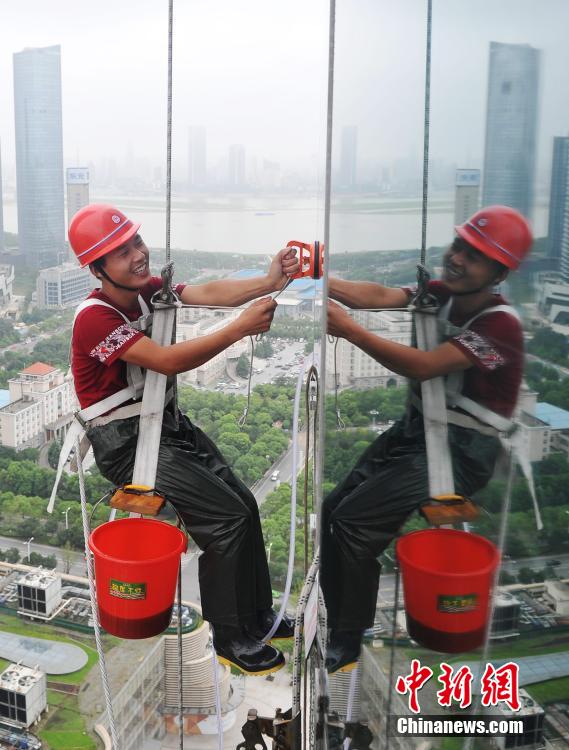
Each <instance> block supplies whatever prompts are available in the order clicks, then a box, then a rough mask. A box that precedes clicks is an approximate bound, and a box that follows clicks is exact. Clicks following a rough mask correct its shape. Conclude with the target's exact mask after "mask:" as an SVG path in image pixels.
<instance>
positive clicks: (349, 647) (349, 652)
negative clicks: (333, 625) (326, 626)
mask: <svg viewBox="0 0 569 750" xmlns="http://www.w3.org/2000/svg"><path fill="white" fill-rule="evenodd" d="M362 636H363V631H362V630H334V629H332V630H331V631H330V639H329V641H328V647H327V648H326V669H327V671H328V672H329V674H332V673H333V672H350V671H351V670H352V669H354V667H355V666H356V664H357V663H358V658H359V655H360V650H361V647H362Z"/></svg>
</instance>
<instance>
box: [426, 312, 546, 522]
mask: <svg viewBox="0 0 569 750" xmlns="http://www.w3.org/2000/svg"><path fill="white" fill-rule="evenodd" d="M451 306H452V298H451V299H450V300H448V302H447V303H446V304H445V305H443V306H442V307H441V308H440V309H438V310H437V309H434V308H432V307H431V308H428V307H427V308H423V309H419V310H418V311H417V316H416V331H417V343H418V345H419V348H420V349H422V350H424V351H429V350H432V349H434V348H435V347H436V346H438V345H439V344H440V343H441V342H442V341H444V340H448V339H449V338H450V337H452V336H456V335H457V334H460V333H462V332H463V331H466V330H468V329H469V328H470V326H471V325H472V324H473V323H474V322H475V321H476V320H478V319H479V318H481V317H483V316H485V315H489V314H491V313H496V312H503V313H506V314H507V315H512V316H513V317H515V318H516V319H517V320H520V317H519V315H518V313H517V312H516V310H515V309H514V308H513V307H512V306H511V305H507V304H501V305H494V306H492V307H488V308H485V309H484V310H481V311H480V312H478V313H477V314H476V315H474V316H473V317H472V318H470V319H469V320H468V321H467V322H466V323H465V324H464V325H463V326H460V327H459V326H454V325H453V324H451V323H450V322H449V314H450V310H451ZM463 381H464V373H463V372H456V373H451V374H450V375H447V376H446V377H442V376H441V377H437V378H431V379H430V380H426V381H424V382H422V383H421V389H420V392H421V396H420V397H419V396H418V394H417V392H416V391H415V392H413V393H412V396H411V403H412V405H413V406H414V407H415V408H416V409H417V410H418V411H419V412H421V413H422V415H423V422H424V429H425V444H426V450H427V463H428V472H429V494H430V498H431V502H430V503H426V504H425V505H424V506H423V508H422V510H423V514H424V515H425V516H426V517H427V519H428V520H429V521H430V522H431V523H435V524H445V523H449V522H456V521H458V520H473V518H475V517H476V515H477V511H476V509H475V508H474V506H473V505H472V503H471V501H470V500H468V499H467V498H463V497H461V496H460V495H457V494H456V493H455V487H454V476H453V470H452V462H451V456H450V451H449V450H448V425H449V424H454V425H457V426H459V427H465V428H467V429H473V430H476V431H477V432H479V433H482V434H484V435H491V436H494V437H497V438H498V439H499V440H500V442H501V444H502V446H503V447H504V448H505V449H506V451H508V452H510V453H511V455H512V458H513V459H514V460H515V461H516V463H517V464H518V465H519V466H520V468H521V470H522V472H523V474H524V477H525V479H526V481H527V484H528V488H529V491H530V494H531V497H532V502H533V507H534V512H535V517H536V524H537V528H538V529H541V528H543V523H542V520H541V515H540V512H539V507H538V504H537V496H536V492H535V484H534V480H533V471H532V467H531V463H530V461H529V458H528V457H527V455H526V453H525V451H523V450H522V445H521V439H520V438H521V435H520V431H519V430H518V429H517V427H518V425H517V424H516V422H515V421H514V420H512V419H508V418H507V417H504V416H503V415H501V414H497V413H496V412H494V411H492V410H491V409H489V408H488V407H486V406H483V405H482V404H480V403H478V402H476V401H474V400H473V399H471V398H468V397H467V396H465V395H464V394H463V393H462V388H463ZM441 446H445V447H446V449H443V450H441ZM445 505H446V506H447V509H448V510H450V509H451V508H452V506H455V507H457V506H460V507H458V508H457V514H456V517H454V518H453V517H452V511H451V514H450V517H449V514H448V513H446V512H445V511H444V510H443V512H440V513H439V510H440V509H441V508H444V506H445ZM461 513H463V514H464V516H465V517H464V518H463V517H462V515H461Z"/></svg>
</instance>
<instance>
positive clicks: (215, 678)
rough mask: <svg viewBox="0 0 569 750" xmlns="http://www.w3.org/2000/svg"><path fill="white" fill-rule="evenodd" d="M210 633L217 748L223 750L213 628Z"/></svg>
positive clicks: (217, 666) (217, 663) (217, 665)
mask: <svg viewBox="0 0 569 750" xmlns="http://www.w3.org/2000/svg"><path fill="white" fill-rule="evenodd" d="M210 633H211V637H212V643H211V658H212V661H213V684H214V686H215V712H216V715H217V747H218V750H223V721H222V719H221V697H220V695H219V671H218V670H219V662H218V661H217V654H216V653H215V646H214V645H213V630H212V629H211V626H210Z"/></svg>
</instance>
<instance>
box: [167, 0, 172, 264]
mask: <svg viewBox="0 0 569 750" xmlns="http://www.w3.org/2000/svg"><path fill="white" fill-rule="evenodd" d="M173 32H174V0H168V94H167V103H166V109H167V115H166V262H167V263H169V262H170V217H171V213H172V47H173V37H174V33H173Z"/></svg>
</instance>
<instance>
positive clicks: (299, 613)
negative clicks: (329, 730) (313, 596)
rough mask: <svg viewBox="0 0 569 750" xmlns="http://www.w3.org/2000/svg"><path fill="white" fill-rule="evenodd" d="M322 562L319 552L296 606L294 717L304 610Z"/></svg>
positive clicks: (298, 681) (293, 669)
mask: <svg viewBox="0 0 569 750" xmlns="http://www.w3.org/2000/svg"><path fill="white" fill-rule="evenodd" d="M319 562H320V552H319V551H317V552H316V555H315V556H314V560H313V561H312V565H311V566H310V570H309V571H308V575H307V576H306V579H305V581H304V585H303V587H302V591H301V592H300V596H299V597H298V604H297V606H296V615H295V621H294V648H293V652H292V715H293V716H296V714H297V713H298V712H299V711H300V672H301V669H302V630H301V628H302V623H303V621H304V610H305V608H306V604H307V602H308V597H309V596H310V591H311V589H312V586H313V585H314V581H315V579H316V574H317V573H318V566H319Z"/></svg>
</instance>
